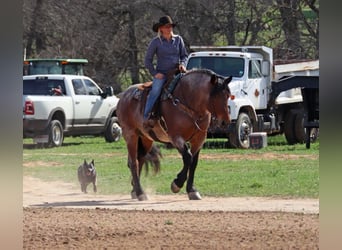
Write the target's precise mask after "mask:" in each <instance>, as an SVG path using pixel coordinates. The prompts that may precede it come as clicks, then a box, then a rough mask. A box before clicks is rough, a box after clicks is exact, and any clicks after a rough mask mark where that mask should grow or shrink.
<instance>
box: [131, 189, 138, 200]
mask: <svg viewBox="0 0 342 250" xmlns="http://www.w3.org/2000/svg"><path fill="white" fill-rule="evenodd" d="M131 198H132V199H133V200H134V199H138V196H137V194H136V192H134V191H132V192H131Z"/></svg>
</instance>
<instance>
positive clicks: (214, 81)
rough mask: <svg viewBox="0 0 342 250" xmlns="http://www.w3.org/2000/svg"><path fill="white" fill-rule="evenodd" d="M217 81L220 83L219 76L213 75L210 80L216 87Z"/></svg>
mask: <svg viewBox="0 0 342 250" xmlns="http://www.w3.org/2000/svg"><path fill="white" fill-rule="evenodd" d="M217 81H218V76H217V75H216V74H212V75H211V79H210V82H211V84H213V85H215V84H216V83H217Z"/></svg>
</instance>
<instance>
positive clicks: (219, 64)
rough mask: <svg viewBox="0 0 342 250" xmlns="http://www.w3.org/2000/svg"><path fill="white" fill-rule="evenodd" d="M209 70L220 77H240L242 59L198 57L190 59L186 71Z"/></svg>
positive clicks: (242, 65) (242, 67) (242, 70)
mask: <svg viewBox="0 0 342 250" xmlns="http://www.w3.org/2000/svg"><path fill="white" fill-rule="evenodd" d="M195 68H196V69H210V70H212V71H214V72H215V73H216V74H219V75H222V76H225V77H227V76H233V77H242V76H243V74H244V59H243V58H236V57H213V56H210V57H209V56H208V57H205V56H201V57H200V56H198V57H190V58H189V61H188V64H187V69H188V70H190V69H195Z"/></svg>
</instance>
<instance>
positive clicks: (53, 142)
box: [48, 120, 64, 147]
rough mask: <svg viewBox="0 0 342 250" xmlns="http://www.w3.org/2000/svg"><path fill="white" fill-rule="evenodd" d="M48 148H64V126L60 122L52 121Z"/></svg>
mask: <svg viewBox="0 0 342 250" xmlns="http://www.w3.org/2000/svg"><path fill="white" fill-rule="evenodd" d="M48 136H49V139H48V146H49V147H59V146H62V144H63V140H64V134H63V126H62V124H61V123H60V121H58V120H52V121H51V122H50V125H49V131H48Z"/></svg>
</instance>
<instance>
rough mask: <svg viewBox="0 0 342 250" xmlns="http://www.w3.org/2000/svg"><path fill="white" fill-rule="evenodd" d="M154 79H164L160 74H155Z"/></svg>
mask: <svg viewBox="0 0 342 250" xmlns="http://www.w3.org/2000/svg"><path fill="white" fill-rule="evenodd" d="M154 78H157V79H163V78H164V74H162V73H157V74H155V75H154Z"/></svg>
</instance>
